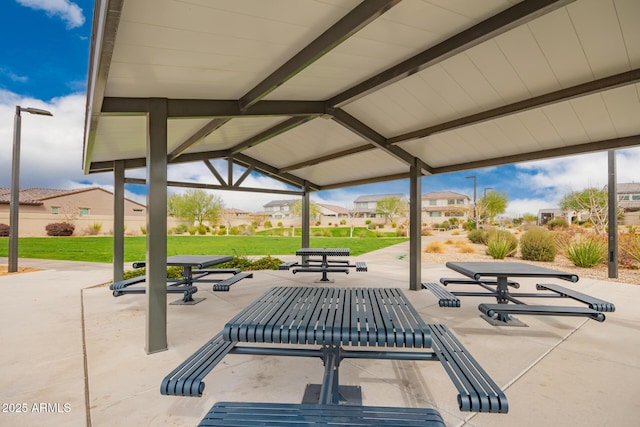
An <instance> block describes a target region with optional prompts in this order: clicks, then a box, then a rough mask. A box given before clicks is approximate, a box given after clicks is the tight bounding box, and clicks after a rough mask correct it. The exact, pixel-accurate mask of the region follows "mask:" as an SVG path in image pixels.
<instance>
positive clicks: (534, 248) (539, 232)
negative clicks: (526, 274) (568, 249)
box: [520, 228, 557, 262]
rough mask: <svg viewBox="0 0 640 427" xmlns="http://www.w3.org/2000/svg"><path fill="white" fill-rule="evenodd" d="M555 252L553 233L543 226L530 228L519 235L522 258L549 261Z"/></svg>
mask: <svg viewBox="0 0 640 427" xmlns="http://www.w3.org/2000/svg"><path fill="white" fill-rule="evenodd" d="M556 252H557V248H556V242H555V240H554V238H553V235H552V234H551V233H550V232H549V231H547V230H545V229H543V228H532V229H531V230H529V231H527V232H526V233H524V234H523V235H522V237H520V254H521V255H522V259H527V260H530V261H547V262H550V261H553V260H554V259H555V258H556Z"/></svg>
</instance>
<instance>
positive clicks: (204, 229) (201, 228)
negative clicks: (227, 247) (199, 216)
mask: <svg viewBox="0 0 640 427" xmlns="http://www.w3.org/2000/svg"><path fill="white" fill-rule="evenodd" d="M196 230H197V233H198V234H199V235H201V236H204V235H205V234H207V226H206V225H202V224H201V225H199V226H197V227H196Z"/></svg>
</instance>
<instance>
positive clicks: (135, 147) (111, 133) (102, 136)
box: [91, 116, 147, 162]
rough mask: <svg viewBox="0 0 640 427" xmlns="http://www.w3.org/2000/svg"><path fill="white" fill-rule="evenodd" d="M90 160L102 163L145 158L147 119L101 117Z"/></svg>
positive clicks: (141, 117)
mask: <svg viewBox="0 0 640 427" xmlns="http://www.w3.org/2000/svg"><path fill="white" fill-rule="evenodd" d="M96 140H97V141H100V143H99V144H96V145H95V146H94V148H93V152H92V156H91V160H92V161H93V162H103V161H110V160H120V159H135V158H140V157H145V156H146V146H147V117H146V116H127V117H113V116H111V117H109V116H107V117H101V118H100V123H99V124H98V128H97V131H96Z"/></svg>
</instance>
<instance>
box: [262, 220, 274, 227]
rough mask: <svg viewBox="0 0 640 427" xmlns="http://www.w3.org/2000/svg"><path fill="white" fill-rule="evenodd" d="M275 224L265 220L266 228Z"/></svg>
mask: <svg viewBox="0 0 640 427" xmlns="http://www.w3.org/2000/svg"><path fill="white" fill-rule="evenodd" d="M272 227H273V225H272V224H271V221H265V222H264V228H272Z"/></svg>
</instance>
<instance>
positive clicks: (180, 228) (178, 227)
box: [173, 224, 189, 234]
mask: <svg viewBox="0 0 640 427" xmlns="http://www.w3.org/2000/svg"><path fill="white" fill-rule="evenodd" d="M188 229H189V227H187V226H186V224H178V225H176V226H175V227H174V228H173V232H174V233H176V234H184V233H186V232H187V230H188Z"/></svg>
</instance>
